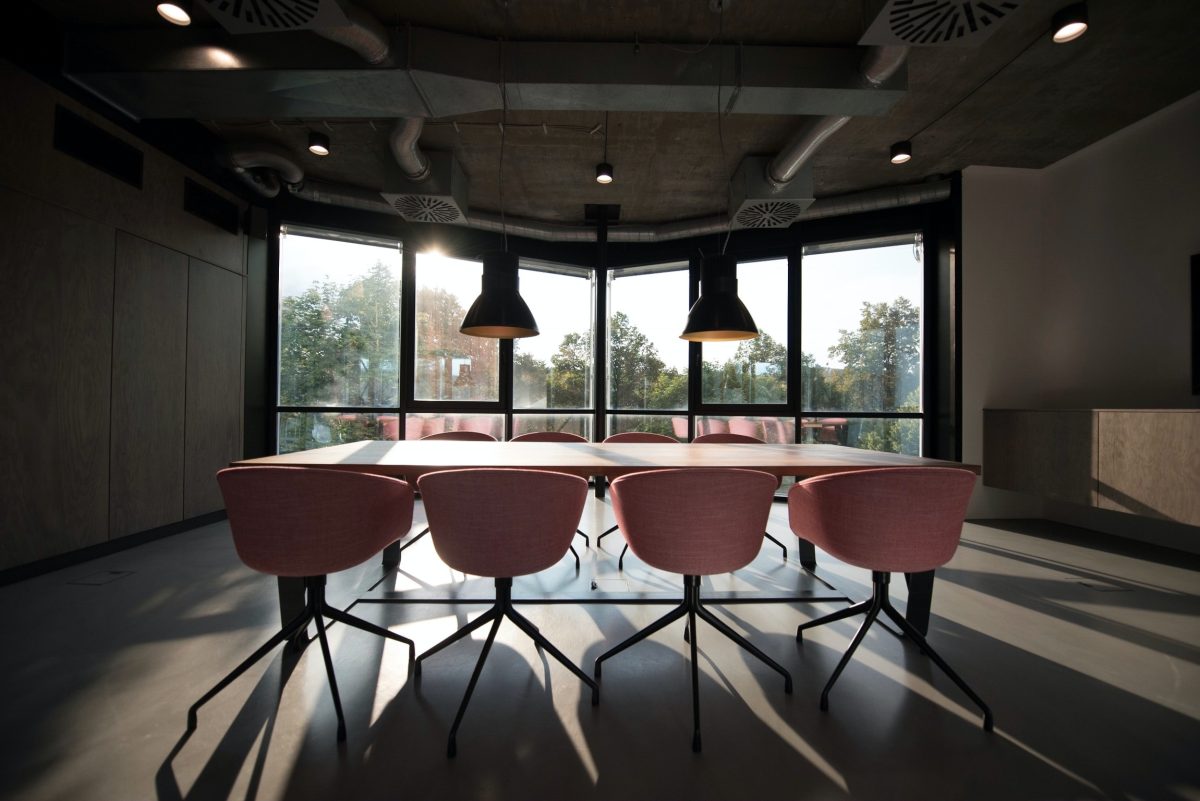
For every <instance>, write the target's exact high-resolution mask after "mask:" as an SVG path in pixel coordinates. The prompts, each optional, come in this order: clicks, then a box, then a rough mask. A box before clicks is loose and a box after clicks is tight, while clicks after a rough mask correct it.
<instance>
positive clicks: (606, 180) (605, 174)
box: [596, 111, 613, 184]
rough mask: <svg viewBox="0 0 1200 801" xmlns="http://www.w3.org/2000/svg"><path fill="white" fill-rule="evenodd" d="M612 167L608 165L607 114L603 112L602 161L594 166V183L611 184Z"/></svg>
mask: <svg viewBox="0 0 1200 801" xmlns="http://www.w3.org/2000/svg"><path fill="white" fill-rule="evenodd" d="M612 182H613V166H612V165H611V164H609V163H608V112H607V111H606V112H604V160H603V161H601V162H600V163H599V164H597V165H596V183H598V184H611V183H612Z"/></svg>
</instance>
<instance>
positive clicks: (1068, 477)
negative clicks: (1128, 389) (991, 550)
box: [983, 409, 1200, 526]
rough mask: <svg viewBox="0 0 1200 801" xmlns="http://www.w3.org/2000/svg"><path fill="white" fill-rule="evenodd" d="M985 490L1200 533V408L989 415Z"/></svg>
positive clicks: (1016, 411)
mask: <svg viewBox="0 0 1200 801" xmlns="http://www.w3.org/2000/svg"><path fill="white" fill-rule="evenodd" d="M983 483H984V485H985V486H988V487H996V488H998V489H1006V490H1015V491H1017V492H1028V493H1033V494H1036V495H1042V496H1046V497H1049V498H1056V499H1058V500H1063V501H1068V502H1070V503H1077V504H1082V505H1084V506H1093V507H1096V508H1098V509H1111V510H1114V511H1118V512H1127V513H1129V514H1135V515H1141V516H1144V517H1153V518H1158V519H1160V520H1170V521H1173V522H1177V523H1185V524H1187V525H1192V526H1200V409H1072V410H1042V409H984V410H983Z"/></svg>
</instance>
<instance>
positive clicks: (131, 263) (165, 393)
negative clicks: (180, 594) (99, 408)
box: [109, 231, 188, 538]
mask: <svg viewBox="0 0 1200 801" xmlns="http://www.w3.org/2000/svg"><path fill="white" fill-rule="evenodd" d="M116 242H117V245H116V247H117V251H116V290H115V292H114V296H113V298H114V300H113V312H114V320H113V346H112V349H113V374H112V381H113V385H112V447H111V452H110V473H109V475H110V481H109V523H110V528H109V533H110V536H111V537H114V538H115V537H123V536H125V535H126V534H133V533H135V532H138V531H144V530H146V529H150V528H155V527H157V526H163V525H166V524H168V523H174V522H178V521H179V520H182V519H183V441H184V430H183V428H184V414H183V411H184V379H185V377H186V374H187V369H186V363H185V359H186V358H187V311H188V302H187V295H188V260H187V256H185V255H184V254H182V253H179V252H177V251H174V250H170V249H169V248H165V247H163V246H161V245H156V244H154V243H153V242H148V241H146V240H145V239H141V238H139V237H136V236H133V235H132V234H128V233H125V232H124V231H118V232H117V238H116Z"/></svg>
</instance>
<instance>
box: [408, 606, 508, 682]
mask: <svg viewBox="0 0 1200 801" xmlns="http://www.w3.org/2000/svg"><path fill="white" fill-rule="evenodd" d="M498 615H499V612H498V611H497V609H496V607H494V606H493V607H492V608H491V609H489V610H487V611H486V612H484V613H483V614H482V615H480V616H479V617H477V618H475V619H474V620H472V621H471V622H470V623H468V624H467V625H465V626H463V627H462V628H461V629H459V630H458V631H456V632H454V633H453V634H451V635H450V636H449V637H447V638H446V639H444V640H442V641H441V642H439V643H438V644H437V645H435V646H433V647H432V648H430V649H429V650H428V651H425V652H424V653H423V654H421V655H420V656H418V657H417V664H416V665H414V666H413V675H416V676H420V675H421V663H422V662H424V661H425V660H426V659H428V658H429V657H431V656H433V655H434V654H436V653H437V652H438V651H440V650H442V649H443V648H445V647H446V646H448V645H453V644H454V643H456V642H458V641H459V640H461V639H462V638H463V637H466V636H468V635H470V633H471V632H473V631H475V629H477V628H479V627H480V626H482V625H484V624H485V623H490V622H491V621H492V620H494V619H495V618H496V617H497V616H498Z"/></svg>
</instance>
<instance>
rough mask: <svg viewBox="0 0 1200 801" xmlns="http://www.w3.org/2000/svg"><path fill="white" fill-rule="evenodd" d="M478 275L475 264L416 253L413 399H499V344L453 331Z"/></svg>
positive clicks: (475, 288)
mask: <svg viewBox="0 0 1200 801" xmlns="http://www.w3.org/2000/svg"><path fill="white" fill-rule="evenodd" d="M482 275H483V265H481V264H479V263H478V262H473V261H464V260H462V259H451V258H447V257H445V256H441V255H438V254H433V253H418V254H417V282H416V284H417V290H416V291H417V297H416V310H417V330H416V341H415V343H414V346H415V348H416V355H417V359H416V375H415V386H414V397H415V398H416V399H417V400H481V401H494V400H498V399H499V397H500V383H499V366H500V340H498V339H488V338H482V337H469V336H467V335H465V334H460V333H459V331H458V327H459V325H461V324H462V319H463V315H464V314H465V313H466V309H467V307H469V306H470V305H471V302H472V301H473V300H474V299H475V297H476V295H478V294H479V288H480V278H481V277H482Z"/></svg>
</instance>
